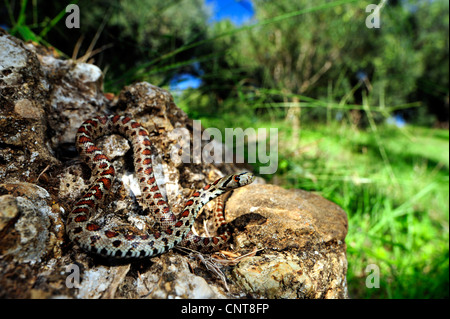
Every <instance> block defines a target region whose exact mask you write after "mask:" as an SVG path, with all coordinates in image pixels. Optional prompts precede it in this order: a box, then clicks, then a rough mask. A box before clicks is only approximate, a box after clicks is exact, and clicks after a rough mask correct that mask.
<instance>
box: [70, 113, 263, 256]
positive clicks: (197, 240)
mask: <svg viewBox="0 0 450 319" xmlns="http://www.w3.org/2000/svg"><path fill="white" fill-rule="evenodd" d="M109 134H120V135H123V136H125V137H126V138H127V139H128V140H130V141H131V142H132V147H133V157H134V167H135V170H136V176H137V178H138V180H139V187H140V189H141V192H142V199H143V200H144V201H145V205H146V206H147V207H146V208H145V209H144V210H143V214H144V215H147V216H148V215H150V214H153V215H154V216H155V219H156V221H157V222H156V226H157V227H154V228H156V230H154V231H153V232H148V231H144V230H139V229H137V228H136V227H132V226H131V225H126V226H121V227H118V226H117V227H113V226H111V225H106V224H105V221H104V218H102V216H96V215H97V210H98V208H99V206H100V205H101V203H102V202H103V201H104V199H105V197H106V196H107V195H108V193H109V191H110V189H111V186H112V184H113V181H114V177H115V169H114V167H113V165H112V163H111V161H110V160H109V159H108V157H107V156H106V155H104V154H103V152H102V151H101V150H100V149H99V148H98V147H97V146H96V145H95V143H94V141H95V139H97V138H99V137H101V136H105V135H109ZM148 135H149V134H148V131H147V130H146V129H145V128H144V127H143V126H142V125H140V124H139V123H138V122H136V121H135V120H133V119H131V118H130V117H127V116H119V115H109V116H103V117H96V118H92V119H89V120H87V121H85V122H84V123H83V124H82V125H81V127H80V128H79V129H78V131H77V134H76V147H77V149H78V152H79V153H80V155H81V157H82V159H83V160H84V161H85V162H86V163H87V164H88V165H89V166H90V168H91V170H92V174H93V176H94V177H95V182H94V183H93V185H92V186H91V187H90V189H89V190H88V191H87V192H86V193H85V194H84V195H83V197H82V198H81V199H80V200H79V201H77V202H76V204H75V205H74V207H73V210H72V211H71V213H70V214H69V215H68V217H67V222H66V232H67V234H68V237H69V239H70V240H71V241H73V242H74V243H76V244H78V245H79V246H80V247H81V248H83V249H85V250H87V251H90V252H93V253H96V254H99V255H102V256H111V257H115V258H142V257H150V256H154V255H158V254H162V253H164V252H166V251H168V250H170V249H172V248H173V247H174V246H176V245H180V246H185V247H192V248H195V249H200V250H202V251H211V250H216V249H217V248H219V247H220V246H221V245H223V244H224V243H225V242H226V241H227V240H228V239H229V236H230V233H229V232H228V231H227V232H225V233H223V234H221V235H218V236H216V237H200V236H197V235H195V234H194V233H193V231H192V228H193V224H194V221H195V219H196V217H197V214H198V213H199V211H200V209H201V208H202V207H203V206H204V205H205V204H206V203H208V202H209V201H211V200H212V199H214V198H216V197H218V196H220V195H222V194H224V193H226V192H228V191H230V190H232V189H235V188H238V187H241V186H245V185H248V184H250V183H251V182H253V179H254V176H253V175H252V174H251V173H242V174H235V175H229V176H225V177H223V178H220V179H218V180H216V181H215V182H214V183H211V184H208V185H206V186H205V187H203V188H202V189H200V190H197V191H195V192H194V193H193V194H192V195H191V197H190V198H189V199H188V200H187V201H186V202H185V204H184V208H183V209H182V212H181V213H180V214H179V215H178V216H176V215H175V214H174V213H173V212H172V211H171V209H170V207H169V206H168V204H167V202H166V201H165V200H164V199H163V196H162V194H161V192H160V190H159V187H158V185H157V183H156V179H155V176H154V174H153V168H152V160H151V155H152V151H151V149H150V146H151V142H150V140H149V138H148ZM217 207H218V209H217V211H216V216H215V222H216V226H222V225H225V220H224V218H223V211H222V202H221V201H219V202H218V204H217ZM94 216H96V217H94Z"/></svg>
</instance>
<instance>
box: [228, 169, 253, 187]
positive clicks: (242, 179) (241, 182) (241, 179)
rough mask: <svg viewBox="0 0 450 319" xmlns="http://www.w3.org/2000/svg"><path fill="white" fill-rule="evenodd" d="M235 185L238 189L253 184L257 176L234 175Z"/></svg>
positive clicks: (246, 173) (245, 173) (246, 174)
mask: <svg viewBox="0 0 450 319" xmlns="http://www.w3.org/2000/svg"><path fill="white" fill-rule="evenodd" d="M232 176H233V177H232V179H233V183H236V187H241V186H245V185H248V184H251V183H252V182H253V181H254V180H255V175H253V174H252V173H248V172H244V173H241V174H236V175H232Z"/></svg>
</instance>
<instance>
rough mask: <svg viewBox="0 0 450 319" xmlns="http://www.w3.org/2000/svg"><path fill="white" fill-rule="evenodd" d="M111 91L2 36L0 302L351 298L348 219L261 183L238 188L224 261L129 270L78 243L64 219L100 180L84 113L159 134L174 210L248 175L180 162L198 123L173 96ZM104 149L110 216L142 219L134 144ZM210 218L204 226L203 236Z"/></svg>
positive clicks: (139, 88)
mask: <svg viewBox="0 0 450 319" xmlns="http://www.w3.org/2000/svg"><path fill="white" fill-rule="evenodd" d="M102 82H103V75H102V73H101V70H99V69H98V68H97V67H96V66H94V65H91V64H85V63H77V62H76V61H71V60H62V59H59V58H58V57H57V56H55V54H54V53H53V51H51V50H48V49H46V48H43V47H41V46H36V45H34V44H31V43H27V44H24V43H23V42H21V41H20V40H18V39H16V38H14V37H12V36H10V35H8V34H6V33H5V32H4V31H1V29H0V145H1V148H0V181H1V184H0V298H1V297H3V298H5V297H6V298H244V297H265V298H346V297H347V291H346V280H345V274H346V265H347V261H346V257H345V241H344V240H345V235H346V232H347V218H346V215H345V213H344V212H343V211H342V210H341V209H340V208H339V207H338V206H336V205H335V204H333V203H330V202H328V201H326V200H324V199H323V198H321V197H320V196H317V195H313V194H310V193H308V192H304V191H300V190H291V191H288V190H283V189H281V188H279V187H277V186H273V185H264V184H260V183H256V182H255V184H254V185H251V186H247V187H245V188H242V189H240V190H238V191H236V192H235V193H234V194H233V195H232V196H230V197H229V199H228V202H227V203H226V210H225V214H226V216H225V217H226V219H227V221H228V222H229V223H230V226H231V228H232V232H233V240H232V242H231V243H230V245H229V246H228V247H227V249H225V250H224V251H222V252H219V253H215V254H210V255H204V254H199V253H195V252H189V251H186V250H185V249H181V248H175V249H173V250H172V251H170V252H168V253H166V254H164V255H161V256H156V257H152V258H149V259H146V260H136V261H125V262H120V261H117V260H112V259H109V260H105V259H102V258H99V257H96V256H94V255H90V254H86V253H85V252H84V251H82V250H80V249H79V248H78V247H77V246H76V245H74V244H73V243H71V242H69V240H68V238H67V236H66V235H65V229H64V223H65V220H66V218H67V214H68V212H69V211H70V210H71V208H72V207H73V204H74V202H75V201H76V200H78V199H79V198H80V197H81V196H82V194H83V193H84V192H85V191H86V190H87V188H88V187H89V185H90V171H89V169H88V167H87V165H86V164H84V163H81V162H80V160H79V158H78V154H77V153H76V152H75V147H74V139H75V133H76V131H77V129H78V127H79V126H80V124H81V123H82V122H83V121H84V120H85V119H87V118H90V117H92V116H100V115H106V114H111V113H118V114H128V115H130V116H132V117H133V118H135V119H136V120H137V121H139V122H140V123H141V124H142V125H143V126H145V127H146V128H147V129H148V131H149V132H150V136H149V138H150V140H151V142H152V147H153V149H154V151H155V152H154V153H155V154H156V155H155V156H154V172H155V175H156V179H157V182H158V184H159V186H160V188H161V191H162V193H163V195H165V196H166V197H167V200H168V202H169V204H170V205H171V207H172V209H173V211H174V212H175V213H177V212H179V211H180V209H181V208H182V204H183V202H184V199H185V198H186V197H187V196H189V195H190V193H191V192H192V190H194V189H199V188H201V187H203V186H204V185H205V184H206V183H208V182H212V181H214V180H215V179H217V178H219V177H221V176H223V175H226V174H231V173H234V172H237V171H239V170H240V169H241V168H240V167H238V166H237V164H211V163H210V164H206V163H200V164H194V163H192V161H191V163H183V162H175V161H173V160H172V158H171V154H172V152H173V151H174V150H176V146H177V145H178V143H179V142H180V141H179V139H178V137H177V136H176V134H174V131H175V130H176V129H179V128H183V129H186V132H187V133H186V134H187V136H188V137H190V139H187V140H186V141H184V142H183V143H189V146H191V149H192V143H193V142H192V128H193V122H192V120H190V119H189V118H188V116H187V115H186V114H185V113H184V112H183V111H182V110H181V109H179V108H178V107H177V106H176V105H175V103H174V101H173V98H172V96H171V95H170V93H169V92H167V91H166V90H163V89H161V88H158V87H156V86H153V85H151V84H149V83H135V84H132V85H129V86H127V87H124V88H123V90H122V91H121V92H120V94H119V95H118V96H116V97H112V98H111V96H109V95H108V97H109V98H106V97H105V93H104V92H103V91H102ZM207 143H208V142H207V141H202V145H201V146H204V145H206V144H207ZM98 145H100V147H102V148H104V149H105V153H107V154H108V156H110V158H111V159H112V160H113V162H114V166H115V168H116V171H117V177H116V182H115V183H114V185H113V187H112V194H111V195H110V196H109V198H108V200H107V201H106V203H105V204H104V205H103V207H101V208H100V210H101V212H102V213H103V214H105V218H106V219H107V220H110V221H113V220H114V221H115V220H118V221H121V222H126V223H131V224H133V223H138V221H137V218H135V217H136V214H137V213H132V211H133V210H134V209H135V207H136V201H135V200H133V196H136V197H137V198H138V199H139V192H140V191H139V189H138V188H137V187H136V184H137V183H136V181H135V177H134V176H133V174H132V173H133V170H134V168H133V164H132V163H133V161H132V154H131V152H129V151H128V150H129V148H130V145H129V143H128V142H127V141H126V140H125V139H124V138H122V137H119V136H109V137H105V138H102V139H99V141H98ZM189 156H190V159H192V154H190V155H189ZM208 211H209V210H208V209H205V210H204V212H203V213H202V214H201V216H200V218H199V220H198V221H197V223H196V228H197V230H199V232H200V233H202V231H203V230H201V229H202V228H203V223H202V221H205V223H206V225H208V223H209V220H208ZM128 212H131V213H128ZM137 226H138V225H137Z"/></svg>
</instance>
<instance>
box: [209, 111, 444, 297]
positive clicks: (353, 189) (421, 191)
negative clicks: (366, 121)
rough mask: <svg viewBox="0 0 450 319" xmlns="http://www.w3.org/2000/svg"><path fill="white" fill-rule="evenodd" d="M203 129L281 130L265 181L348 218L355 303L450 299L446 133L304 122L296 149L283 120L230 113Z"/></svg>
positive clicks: (211, 120) (350, 278)
mask: <svg viewBox="0 0 450 319" xmlns="http://www.w3.org/2000/svg"><path fill="white" fill-rule="evenodd" d="M202 124H203V125H204V126H205V127H210V126H214V127H218V128H224V127H243V128H245V127H247V126H249V127H253V128H258V127H278V129H279V169H278V171H277V173H276V174H275V176H264V177H266V178H267V179H268V180H269V181H270V182H276V183H279V184H281V185H282V186H283V187H287V188H302V189H306V190H310V191H314V192H315V193H318V194H320V195H322V196H324V197H325V198H327V199H330V200H332V201H333V202H335V203H337V204H338V205H340V206H341V207H342V208H343V209H344V210H345V211H346V212H347V214H348V219H349V231H348V235H347V238H346V243H347V259H348V274H347V280H348V287H349V294H350V297H352V298H448V297H449V290H448V287H449V227H448V222H449V132H448V131H445V130H435V129H427V128H422V127H412V126H407V127H405V128H401V129H400V128H397V127H394V126H388V125H378V126H377V127H376V130H373V129H371V128H370V127H369V128H368V129H365V130H362V129H356V128H354V127H352V126H350V125H346V124H342V123H341V124H339V123H335V122H333V123H331V124H329V125H325V124H317V123H316V124H307V123H301V125H302V126H301V130H300V138H299V140H298V143H297V144H296V143H293V141H295V138H294V137H293V136H292V128H291V127H290V125H289V124H287V123H286V122H285V121H284V120H277V121H264V120H259V121H258V120H255V119H252V118H249V117H242V118H239V116H231V115H229V116H225V117H221V118H220V119H218V118H203V119H202ZM383 152H384V156H382V153H383ZM370 264H375V265H377V266H378V267H379V269H380V288H371V289H370V288H367V287H366V284H365V282H366V277H367V275H368V273H366V272H365V269H366V267H367V266H368V265H370Z"/></svg>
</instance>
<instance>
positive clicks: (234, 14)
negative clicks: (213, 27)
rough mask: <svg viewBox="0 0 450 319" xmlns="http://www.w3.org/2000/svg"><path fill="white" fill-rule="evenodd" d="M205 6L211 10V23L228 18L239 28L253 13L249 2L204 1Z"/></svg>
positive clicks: (227, 0) (241, 0)
mask: <svg viewBox="0 0 450 319" xmlns="http://www.w3.org/2000/svg"><path fill="white" fill-rule="evenodd" d="M205 4H206V5H207V6H209V7H211V8H212V10H213V17H212V19H211V20H212V22H214V21H218V20H222V19H227V18H228V19H230V20H231V21H232V22H233V23H234V24H236V25H238V26H239V25H241V24H243V23H245V22H247V21H248V20H250V19H251V18H252V17H253V13H254V11H253V3H252V1H251V0H205Z"/></svg>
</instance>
